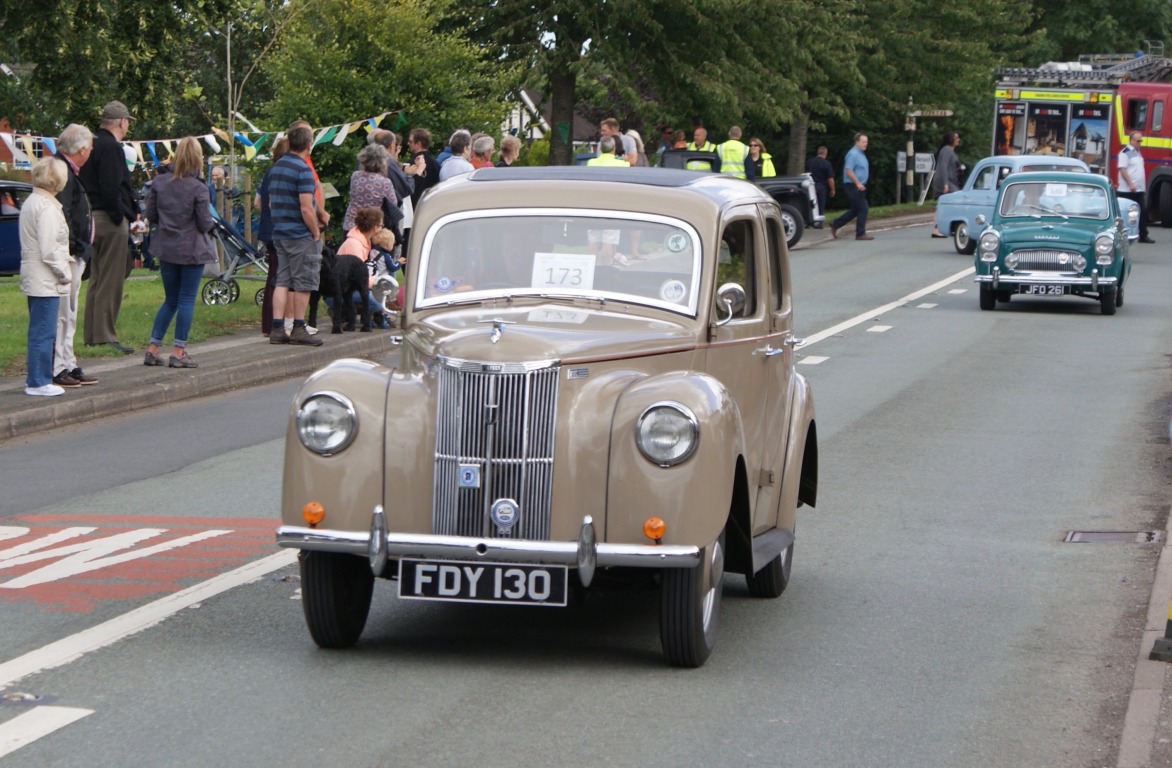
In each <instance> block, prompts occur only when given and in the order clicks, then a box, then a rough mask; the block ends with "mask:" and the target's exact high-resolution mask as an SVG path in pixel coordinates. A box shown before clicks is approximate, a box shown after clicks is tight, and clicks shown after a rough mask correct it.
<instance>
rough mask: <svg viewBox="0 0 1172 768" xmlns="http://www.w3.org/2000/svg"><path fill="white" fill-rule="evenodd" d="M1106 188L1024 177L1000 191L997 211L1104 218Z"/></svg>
mask: <svg viewBox="0 0 1172 768" xmlns="http://www.w3.org/2000/svg"><path fill="white" fill-rule="evenodd" d="M1110 211H1111V208H1110V205H1109V201H1108V200H1107V190H1106V189H1105V188H1104V187H1101V186H1099V185H1097V184H1071V183H1069V182H1057V181H1026V182H1016V183H1012V184H1010V185H1009V186H1008V187H1006V188H1005V191H1004V192H1003V193H1002V195H1001V215H1002V216H1006V217H1023V216H1064V217H1066V218H1070V217H1072V216H1073V217H1078V218H1085V219H1106V218H1107V217H1108V216H1109V215H1110Z"/></svg>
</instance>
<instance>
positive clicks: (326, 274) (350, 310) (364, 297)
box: [308, 248, 371, 333]
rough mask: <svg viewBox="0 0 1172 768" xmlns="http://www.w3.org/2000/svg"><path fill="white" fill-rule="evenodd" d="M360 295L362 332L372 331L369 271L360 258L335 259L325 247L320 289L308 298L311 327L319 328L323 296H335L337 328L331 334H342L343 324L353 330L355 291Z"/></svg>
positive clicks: (331, 252) (322, 253)
mask: <svg viewBox="0 0 1172 768" xmlns="http://www.w3.org/2000/svg"><path fill="white" fill-rule="evenodd" d="M355 291H357V292H358V306H359V311H360V312H361V313H362V326H361V330H362V331H364V332H369V331H370V327H371V319H370V272H369V270H367V268H366V264H365V262H363V261H362V259H360V258H358V257H357V256H336V255H335V254H334V252H333V251H332V250H331V249H329V248H322V252H321V273H320V275H319V279H318V286H317V290H316V291H314V292H313V293H311V294H310V295H309V320H308V323H309V325H311V326H313V327H314V328H316V327H317V304H318V300H319V299H320V298H321V297H322V296H330V297H333V300H334V309H333V312H332V315H333V319H334V327H333V330H332V331H331V333H341V332H342V328H343V321H345V329H346V330H347V331H352V330H354V320H355V315H354V304H353V302H352V301H351V299H352V298H353V295H354V292H355Z"/></svg>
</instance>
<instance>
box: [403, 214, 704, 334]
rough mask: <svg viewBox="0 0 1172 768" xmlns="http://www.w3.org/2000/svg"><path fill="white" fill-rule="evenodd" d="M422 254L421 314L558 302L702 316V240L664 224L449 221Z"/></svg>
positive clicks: (679, 225) (534, 217)
mask: <svg viewBox="0 0 1172 768" xmlns="http://www.w3.org/2000/svg"><path fill="white" fill-rule="evenodd" d="M420 253H421V261H420V265H419V269H420V270H421V272H420V274H421V275H422V277H421V279H420V280H419V282H418V283H417V288H416V293H415V306H416V307H418V308H426V307H432V306H440V305H443V304H452V303H456V302H466V301H484V300H491V299H494V298H499V297H501V296H556V297H567V298H587V299H596V300H602V299H606V300H617V301H627V302H633V303H638V304H646V305H650V306H655V307H660V308H663V309H668V310H670V311H672V312H678V313H681V314H687V315H692V316H695V314H696V307H697V303H698V301H697V296H698V289H699V274H700V240H699V236H698V235H697V233H696V231H695V230H694V229H693V228H692V227H691V226H689V225H688V224H687V223H685V222H682V221H679V220H676V219H671V218H668V217H666V216H655V215H650V214H627V213H623V212H609V211H583V210H580V209H578V210H575V209H522V210H517V209H513V210H503V209H502V210H491V211H475V212H470V213H460V214H452V215H450V216H447V217H445V218H443V219H441V220H440V221H439V222H437V224H436V226H433V227H431V228H429V231H428V234H427V239H426V240H425V241H424V242H423V247H422V250H421V252H420ZM408 268H410V267H408Z"/></svg>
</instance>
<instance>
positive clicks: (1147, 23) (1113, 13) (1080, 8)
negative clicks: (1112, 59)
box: [1026, 0, 1172, 66]
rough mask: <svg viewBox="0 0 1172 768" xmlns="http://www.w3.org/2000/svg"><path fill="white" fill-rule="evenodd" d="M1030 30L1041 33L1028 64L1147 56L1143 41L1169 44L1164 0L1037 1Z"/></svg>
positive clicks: (1170, 26)
mask: <svg viewBox="0 0 1172 768" xmlns="http://www.w3.org/2000/svg"><path fill="white" fill-rule="evenodd" d="M1033 5H1034V6H1035V8H1036V14H1037V17H1036V19H1035V21H1034V23H1033V24H1032V25H1031V27H1030V29H1031V31H1032V32H1035V33H1044V37H1043V38H1041V39H1040V40H1039V44H1038V45H1037V46H1036V47H1035V48H1034V49H1033V50H1031V51H1030V52H1029V58H1028V60H1027V62H1026V63H1027V64H1029V65H1030V66H1037V65H1039V64H1042V63H1043V62H1046V61H1075V60H1077V59H1078V57H1079V56H1080V55H1082V54H1088V53H1129V52H1133V51H1145V52H1147V46H1146V43H1147V41H1151V40H1157V41H1166V42H1168V43H1169V44H1172V3H1168V2H1167V0H1036V1H1035V2H1034V3H1033Z"/></svg>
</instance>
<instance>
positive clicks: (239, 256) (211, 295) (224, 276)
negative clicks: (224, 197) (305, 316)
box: [200, 208, 269, 306]
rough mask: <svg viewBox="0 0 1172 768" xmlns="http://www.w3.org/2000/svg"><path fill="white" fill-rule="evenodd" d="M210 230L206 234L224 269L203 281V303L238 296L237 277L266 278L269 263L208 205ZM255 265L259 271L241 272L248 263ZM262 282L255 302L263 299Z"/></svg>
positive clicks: (217, 302) (214, 302) (225, 300)
mask: <svg viewBox="0 0 1172 768" xmlns="http://www.w3.org/2000/svg"><path fill="white" fill-rule="evenodd" d="M212 219H213V225H212V231H211V232H209V233H208V234H209V235H210V237H211V238H212V241H213V242H214V243H215V244H216V246H217V248H218V249H219V250H220V253H222V254H223V256H224V264H225V267H224V271H223V272H221V273H220V274H218V275H216V276H215V277H213V278H212V279H210V280H208V281H207V282H206V283H204V286H203V290H202V291H201V292H200V297H201V298H202V299H203V303H204V304H209V305H211V304H231V303H232V302H234V301H236V300H237V299H239V298H240V283H239V281H240V280H259V281H261V282H262V283H263V282H264V281H265V280H266V279H267V278H268V272H269V267H268V263H267V262H266V261H265V257H264V254H262V253H261V252H260V251H259V250H257V249H256V248H255V247H253V246H252V245H250V244H249V243H248V241H247V240H245V239H244V237H243V236H242V235H241V234H240V233H239V232H237V231H236V229H235V227H233V226H232V225H231V224H229V223H228V222H226V221H224V219H223V218H221V217H220V214H219V213H217V212H216V209H215V208H212ZM250 266H252V267H256V268H257V272H258V273H259V274H243V271H244V270H245V269H247V268H248V267H250ZM264 292H265V289H264V286H261V287H260V289H259V290H257V292H256V295H255V297H254V300H255V301H256V303H257V305H258V306H259V305H260V304H261V303H262V302H263V301H264Z"/></svg>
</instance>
